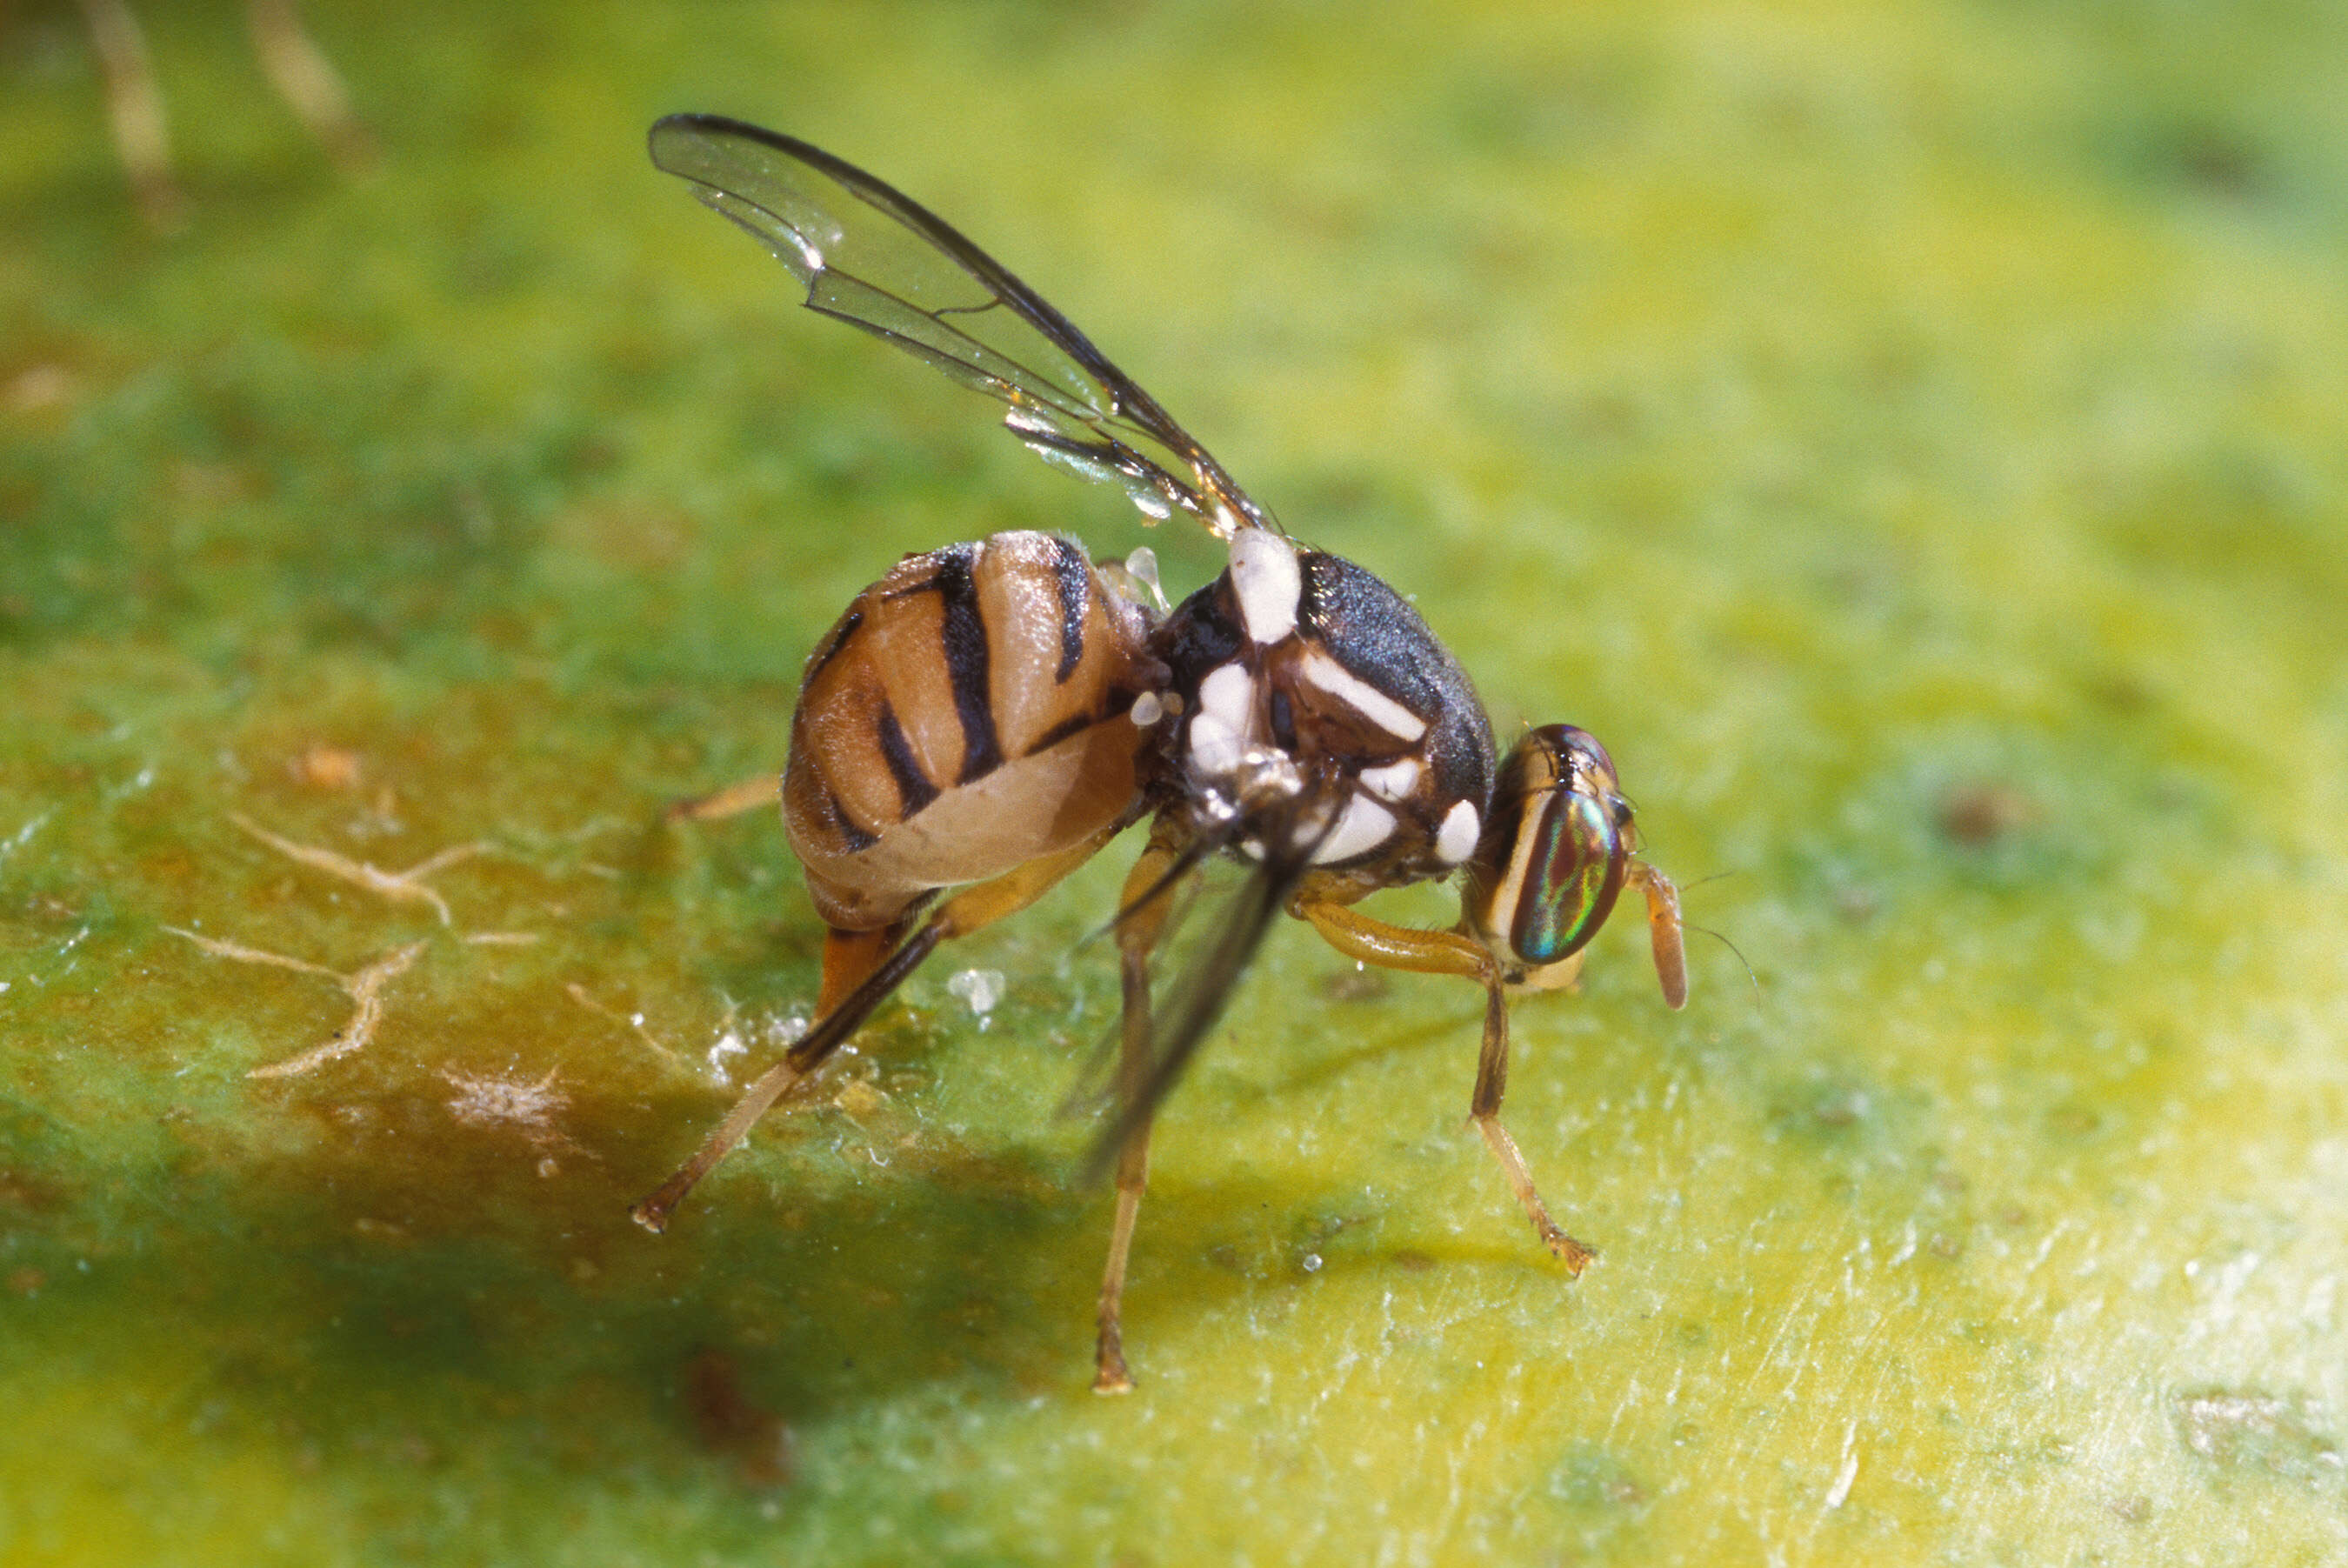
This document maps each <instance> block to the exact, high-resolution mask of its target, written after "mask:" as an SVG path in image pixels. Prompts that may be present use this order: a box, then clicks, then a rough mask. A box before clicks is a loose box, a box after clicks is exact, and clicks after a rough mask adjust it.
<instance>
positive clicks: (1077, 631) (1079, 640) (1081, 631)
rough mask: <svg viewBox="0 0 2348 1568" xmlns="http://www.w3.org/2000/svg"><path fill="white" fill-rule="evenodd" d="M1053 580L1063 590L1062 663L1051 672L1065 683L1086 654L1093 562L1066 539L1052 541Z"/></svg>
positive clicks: (1056, 682) (1058, 682)
mask: <svg viewBox="0 0 2348 1568" xmlns="http://www.w3.org/2000/svg"><path fill="white" fill-rule="evenodd" d="M1052 583H1053V585H1054V586H1055V587H1056V588H1057V589H1058V590H1059V591H1060V667H1059V669H1058V671H1056V673H1055V674H1054V675H1053V676H1052V684H1053V685H1054V686H1059V685H1063V684H1065V683H1066V680H1067V678H1068V677H1069V676H1072V675H1075V674H1076V665H1079V664H1081V663H1083V662H1084V656H1085V611H1086V607H1087V606H1089V605H1090V604H1091V603H1092V589H1093V573H1092V562H1089V561H1087V560H1086V558H1085V552H1084V551H1083V550H1082V549H1081V548H1079V547H1078V546H1076V545H1075V544H1072V543H1070V542H1068V541H1066V540H1065V539H1058V538H1055V539H1054V540H1053V541H1052Z"/></svg>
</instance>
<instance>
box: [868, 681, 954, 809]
mask: <svg viewBox="0 0 2348 1568" xmlns="http://www.w3.org/2000/svg"><path fill="white" fill-rule="evenodd" d="M872 727H873V729H874V731H875V732H876V733H878V734H879V736H880V759H881V760H882V761H883V762H886V763H887V764H888V765H889V777H890V778H891V779H895V780H896V781H897V800H898V820H904V819H905V818H907V817H910V816H911V815H912V814H913V813H914V812H916V811H918V810H921V809H922V807H924V806H926V805H928V804H929V803H930V802H931V801H932V800H934V799H937V798H938V787H937V786H936V785H934V784H932V783H931V782H930V776H929V775H928V774H926V773H924V772H922V765H921V762H920V761H919V760H918V759H917V758H915V757H914V756H913V745H912V742H911V741H910V740H907V739H906V738H905V727H904V726H903V725H901V724H899V723H898V722H897V710H896V709H895V708H893V707H890V706H889V699H888V698H886V697H882V698H881V699H880V713H879V714H878V715H877V716H875V717H874V718H873V721H872Z"/></svg>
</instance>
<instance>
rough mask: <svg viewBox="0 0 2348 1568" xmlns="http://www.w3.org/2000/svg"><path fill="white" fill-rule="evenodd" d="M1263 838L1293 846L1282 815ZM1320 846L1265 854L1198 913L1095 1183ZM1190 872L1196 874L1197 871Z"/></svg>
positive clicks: (1107, 1138)
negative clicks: (1190, 949)
mask: <svg viewBox="0 0 2348 1568" xmlns="http://www.w3.org/2000/svg"><path fill="white" fill-rule="evenodd" d="M1289 820H1292V819H1289ZM1265 837H1266V839H1267V840H1268V841H1270V842H1271V843H1273V844H1291V845H1293V837H1292V833H1290V832H1289V831H1288V830H1287V820H1283V821H1282V824H1281V826H1280V827H1279V828H1278V829H1277V830H1274V831H1272V832H1268V833H1266V835H1265ZM1318 847H1319V841H1318V840H1317V839H1315V840H1311V841H1306V842H1305V843H1303V844H1302V845H1296V846H1294V847H1292V848H1290V849H1288V850H1286V851H1275V852H1273V853H1270V854H1267V855H1266V857H1265V858H1264V859H1263V860H1262V861H1255V862H1254V863H1253V864H1251V866H1250V868H1249V870H1248V874H1247V878H1246V880H1245V881H1244V882H1241V884H1240V886H1239V887H1238V888H1237V889H1235V890H1233V891H1232V892H1231V893H1230V894H1229V895H1228V896H1226V897H1224V898H1223V899H1222V900H1220V902H1219V903H1215V904H1213V905H1212V906H1211V907H1210V908H1205V909H1202V910H1201V911H1200V914H1201V915H1202V916H1203V917H1205V918H1206V919H1208V920H1209V921H1210V923H1211V926H1210V930H1209V931H1208V932H1206V933H1204V934H1202V938H1201V945H1200V950H1199V951H1198V952H1197V953H1196V954H1193V956H1192V957H1191V958H1190V960H1189V964H1188V965H1186V966H1185V967H1184V969H1183V970H1182V972H1181V973H1180V974H1179V975H1177V976H1176V977H1175V979H1174V982H1173V984H1172V985H1171V986H1170V987H1169V990H1168V991H1167V993H1166V997H1165V1000H1164V1003H1163V1005H1162V1006H1154V1007H1153V1008H1152V1009H1151V1015H1152V1021H1153V1030H1152V1034H1153V1038H1152V1039H1151V1041H1150V1062H1149V1070H1148V1074H1147V1075H1146V1076H1145V1077H1144V1078H1143V1079H1142V1081H1141V1085H1140V1088H1139V1089H1138V1092H1137V1093H1135V1094H1134V1095H1133V1096H1132V1097H1131V1098H1130V1099H1128V1100H1126V1101H1125V1102H1124V1103H1122V1104H1121V1105H1119V1106H1118V1108H1117V1118H1116V1119H1115V1120H1114V1121H1112V1122H1111V1123H1110V1124H1109V1127H1108V1130H1107V1131H1106V1132H1104V1133H1102V1134H1101V1136H1100V1139H1099V1140H1098V1141H1097V1142H1096V1143H1095V1144H1094V1145H1093V1149H1092V1155H1091V1158H1090V1160H1089V1161H1087V1163H1086V1177H1087V1179H1088V1180H1094V1181H1097V1180H1098V1179H1099V1178H1100V1177H1102V1176H1103V1175H1105V1174H1107V1171H1108V1168H1109V1166H1110V1165H1111V1164H1113V1163H1114V1162H1115V1161H1116V1160H1117V1151H1118V1150H1121V1149H1123V1148H1124V1147H1125V1140H1127V1138H1128V1137H1130V1136H1131V1135H1132V1133H1133V1131H1134V1130H1135V1129H1136V1128H1138V1127H1140V1126H1143V1125H1144V1124H1145V1123H1147V1122H1148V1121H1149V1120H1150V1119H1152V1118H1154V1117H1155V1116H1156V1115H1157V1114H1158V1108H1159V1106H1161V1105H1163V1104H1165V1103H1166V1097H1167V1096H1168V1095H1169V1094H1170V1093H1172V1092H1173V1089H1174V1086H1175V1085H1176V1084H1177V1083H1179V1082H1180V1081H1181V1078H1182V1074H1183V1072H1184V1071H1185V1070H1186V1069H1187V1068H1189V1065H1190V1058H1191V1057H1195V1056H1196V1055H1198V1052H1199V1047H1200V1046H1202V1045H1204V1044H1206V1041H1207V1036H1208V1035H1209V1034H1210V1033H1211V1032H1212V1031H1213V1029H1214V1026H1215V1025H1216V1024H1217V1023H1218V1022H1219V1021H1220V1019H1221V1018H1222V1016H1223V1006H1224V1004H1226V1003H1227V1002H1229V1001H1230V1000H1231V988H1232V987H1233V986H1235V985H1238V984H1239V982H1240V978H1241V976H1242V975H1245V974H1246V973H1247V969H1248V965H1250V964H1251V963H1252V962H1253V961H1254V959H1255V954H1256V950H1257V949H1259V948H1261V947H1262V945H1263V939H1264V937H1265V935H1266V934H1269V933H1270V932H1271V930H1272V922H1273V921H1275V920H1277V919H1278V918H1279V916H1280V912H1281V911H1282V910H1283V909H1285V908H1287V907H1288V900H1289V895H1290V894H1292V893H1293V892H1295V891H1296V888H1297V884H1298V883H1299V882H1303V880H1304V875H1305V872H1308V871H1310V870H1311V869H1312V863H1313V851H1314V850H1315V849H1317V848H1318ZM1188 874H1189V876H1191V877H1195V876H1196V874H1197V873H1196V872H1190V873H1188ZM1173 891H1176V890H1172V889H1169V892H1173Z"/></svg>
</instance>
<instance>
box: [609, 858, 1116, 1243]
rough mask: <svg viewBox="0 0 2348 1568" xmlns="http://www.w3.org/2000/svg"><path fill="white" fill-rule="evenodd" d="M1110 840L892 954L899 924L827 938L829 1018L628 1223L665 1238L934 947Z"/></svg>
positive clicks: (963, 905) (998, 885)
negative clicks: (685, 1208)
mask: <svg viewBox="0 0 2348 1568" xmlns="http://www.w3.org/2000/svg"><path fill="white" fill-rule="evenodd" d="M1116 832H1117V829H1116V826H1115V825H1112V826H1110V827H1107V828H1104V829H1103V830H1101V831H1099V832H1097V833H1096V834H1094V835H1093V836H1092V837H1091V838H1089V839H1086V841H1084V842H1082V843H1080V844H1077V845H1076V846H1075V847H1074V848H1072V849H1066V850H1063V851H1060V852H1059V853H1058V854H1056V855H1046V856H1045V857H1043V858H1042V859H1040V860H1034V861H1028V862H1027V863H1026V864H1025V865H1024V866H1021V867H1019V868H1018V869H1017V870H1015V871H1013V872H1007V873H1006V874H1004V875H1003V876H999V877H996V878H995V879H994V881H993V882H980V883H978V884H977V885H976V886H975V887H971V888H966V889H964V890H963V892H959V893H956V894H955V895H954V896H953V898H951V899H948V900H947V901H946V902H945V903H944V904H943V906H942V907H941V908H940V909H939V910H938V912H937V913H935V914H933V915H932V916H930V918H929V919H928V920H926V921H924V922H922V925H921V926H920V928H919V929H918V930H916V931H915V932H914V933H913V934H912V935H911V937H910V938H908V939H907V940H906V941H905V942H904V944H902V945H901V946H898V947H897V948H896V949H895V951H893V952H890V951H888V950H887V944H888V943H889V942H890V940H891V936H892V935H893V934H894V933H895V932H897V931H901V930H902V929H903V925H902V923H899V924H898V925H896V926H892V927H890V928H888V929H887V930H886V931H883V932H879V933H861V934H859V933H850V932H839V931H835V932H833V933H832V935H831V937H830V939H829V940H827V941H826V943H825V944H824V966H823V997H822V1000H823V1002H824V1004H825V1006H826V1007H827V1009H828V1010H827V1011H826V1012H825V1013H824V1015H823V1016H822V1017H821V1018H819V1019H818V1020H817V1022H816V1026H815V1027H814V1028H812V1029H809V1030H808V1032H807V1035H806V1037H804V1038H802V1039H801V1040H800V1041H799V1043H798V1044H797V1045H795V1046H793V1047H791V1048H790V1050H789V1052H788V1054H787V1055H785V1057H783V1059H782V1060H781V1061H779V1062H777V1063H776V1064H775V1065H774V1066H773V1067H771V1068H768V1069H767V1071H766V1073H765V1074H764V1075H763V1076H761V1077H760V1078H759V1079H758V1081H757V1082H756V1083H754V1084H752V1085H751V1086H750V1087H749V1088H748V1089H747V1090H745V1091H744V1093H743V1095H742V1098H741V1099H738V1100H736V1102H735V1104H734V1109H732V1110H729V1111H727V1112H726V1119H725V1120H723V1121H721V1122H719V1123H718V1124H717V1128H716V1131H714V1132H712V1133H711V1134H710V1135H709V1137H708V1139H707V1140H706V1141H705V1142H704V1143H703V1144H702V1146H701V1148H700V1149H699V1150H697V1151H696V1152H695V1154H694V1157H693V1158H692V1159H690V1160H688V1161H685V1163H684V1164H683V1165H681V1166H679V1167H678V1168H677V1170H676V1171H675V1174H674V1175H672V1176H670V1177H669V1179H668V1180H667V1181H664V1182H662V1183H661V1184H660V1186H659V1187H658V1188H657V1189H655V1190H654V1191H653V1193H652V1194H651V1196H649V1197H647V1198H645V1199H644V1201H643V1202H640V1203H638V1204H637V1205H636V1206H635V1207H633V1209H630V1210H629V1211H628V1213H629V1215H630V1216H631V1217H632V1218H633V1219H634V1221H635V1222H636V1223H638V1224H640V1225H642V1226H643V1227H644V1229H646V1230H648V1231H664V1230H666V1229H667V1228H668V1222H669V1216H670V1215H671V1214H673V1213H675V1212H676V1206H677V1205H678V1204H679V1203H682V1202H685V1194H686V1193H688V1192H690V1191H693V1189H694V1186H695V1183H696V1182H698V1181H700V1180H701V1179H702V1178H703V1177H704V1176H706V1175H707V1174H709V1171H710V1168H711V1167H712V1166H714V1165H716V1163H717V1162H718V1161H720V1160H723V1159H724V1158H726V1151H727V1150H730V1149H732V1148H733V1147H734V1146H735V1145H736V1144H737V1143H739V1142H741V1141H742V1140H743V1138H744V1137H745V1136H746V1135H747V1133H748V1132H749V1130H750V1129H751V1127H752V1126H753V1125H754V1124H755V1123H756V1122H757V1119H759V1118H760V1117H762V1116H764V1115H766V1114H767V1109H768V1108H769V1107H771V1106H772V1105H773V1104H774V1103H775V1101H777V1100H778V1099H781V1098H782V1097H783V1096H784V1095H786V1094H788V1092H789V1091H790V1089H791V1088H792V1086H794V1085H795V1084H797V1083H798V1081H799V1080H800V1079H801V1078H805V1077H807V1076H808V1074H809V1073H811V1072H813V1071H815V1069H816V1068H819V1067H820V1066H822V1065H823V1062H824V1059H825V1058H826V1057H829V1056H830V1055H831V1053H832V1052H834V1051H836V1050H838V1049H839V1047H841V1046H843V1045H845V1044H846V1043H847V1042H848V1038H849V1037H850V1036H851V1035H853V1034H854V1033H856V1031H857V1029H858V1028H860V1026H862V1025H863V1023H864V1020H865V1019H867V1018H869V1017H870V1016H872V1013H873V1010H874V1009H875V1008H877V1007H879V1006H880V1004H881V1003H883V1002H885V1001H887V1000H888V999H889V997H890V995H891V993H893V992H894V991H895V990H896V989H897V987H898V986H900V985H903V984H904V983H905V979H906V976H908V975H911V974H912V972H913V971H914V970H916V969H918V968H920V967H921V966H922V961H923V960H924V959H926V958H928V957H929V955H930V954H932V953H934V952H936V951H937V947H938V944H940V943H942V942H951V941H952V940H953V939H954V938H955V937H957V936H968V935H969V934H971V933H972V932H973V931H977V930H979V929H981V928H982V927H984V926H988V925H992V924H994V923H995V922H996V921H998V920H1001V919H1002V918H1004V916H1005V915H1009V914H1016V913H1019V911H1021V910H1023V909H1025V908H1026V907H1027V906H1028V905H1029V904H1031V903H1035V901H1036V900H1037V899H1039V898H1041V897H1043V896H1044V894H1045V892H1049V891H1050V890H1051V889H1052V888H1053V887H1054V886H1055V885H1056V883H1058V882H1061V881H1062V880H1063V879H1064V878H1066V876H1067V875H1068V873H1069V872H1073V871H1075V870H1076V868H1077V867H1078V866H1080V865H1083V864H1084V863H1085V862H1086V861H1088V860H1090V859H1092V858H1093V856H1095V855H1097V854H1098V853H1099V852H1100V849H1101V846H1102V845H1103V844H1106V843H1107V842H1108V841H1109V840H1110V839H1112V838H1114V837H1115V836H1116ZM884 954H885V956H884ZM842 989H845V990H846V992H847V994H846V995H841V996H839V997H838V999H837V1001H835V1000H834V997H835V993H837V992H839V991H840V990H842Z"/></svg>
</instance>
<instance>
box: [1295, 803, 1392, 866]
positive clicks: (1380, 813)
mask: <svg viewBox="0 0 2348 1568" xmlns="http://www.w3.org/2000/svg"><path fill="white" fill-rule="evenodd" d="M1394 830H1395V814H1394V813H1393V812H1392V811H1389V810H1386V809H1385V807H1384V806H1381V805H1379V804H1378V803H1377V802H1376V801H1375V800H1373V799H1370V798H1369V797H1368V796H1367V795H1356V796H1354V798H1353V799H1350V800H1348V801H1346V802H1345V814H1344V816H1342V817H1340V818H1338V819H1337V825H1336V826H1335V827H1334V828H1333V829H1331V830H1329V835H1328V837H1326V838H1324V839H1323V840H1322V841H1321V843H1320V846H1319V847H1318V848H1316V849H1315V850H1314V851H1313V864H1314V865H1316V866H1325V865H1328V864H1330V863H1331V862H1332V861H1349V860H1352V859H1353V858H1354V856H1355V855H1358V854H1363V853H1365V852H1367V851H1371V850H1375V849H1376V848H1377V847H1378V846H1379V845H1380V844H1383V843H1385V841H1386V840H1388V839H1389V838H1391V837H1393V836H1394Z"/></svg>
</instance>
